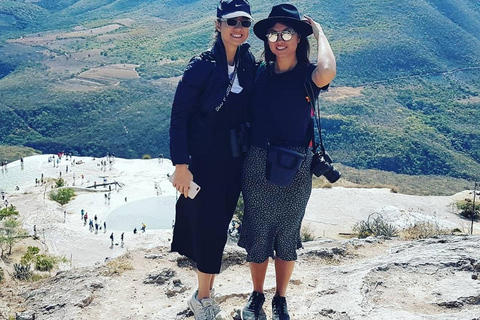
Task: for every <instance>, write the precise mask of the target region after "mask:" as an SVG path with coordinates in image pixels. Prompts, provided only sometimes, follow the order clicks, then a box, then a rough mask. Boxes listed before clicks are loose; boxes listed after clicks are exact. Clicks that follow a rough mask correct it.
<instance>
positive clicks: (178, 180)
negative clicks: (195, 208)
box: [173, 164, 193, 198]
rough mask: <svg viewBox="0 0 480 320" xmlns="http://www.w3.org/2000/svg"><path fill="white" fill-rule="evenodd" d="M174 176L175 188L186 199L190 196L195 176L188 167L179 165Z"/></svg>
mask: <svg viewBox="0 0 480 320" xmlns="http://www.w3.org/2000/svg"><path fill="white" fill-rule="evenodd" d="M174 174H175V177H174V179H173V186H174V187H175V189H177V191H178V192H180V193H181V194H183V195H184V196H185V198H186V197H187V196H188V189H189V188H190V181H192V180H193V175H192V173H191V172H190V170H188V165H186V164H177V165H176V166H175V173H174Z"/></svg>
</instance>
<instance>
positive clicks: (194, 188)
mask: <svg viewBox="0 0 480 320" xmlns="http://www.w3.org/2000/svg"><path fill="white" fill-rule="evenodd" d="M174 177H175V172H174V173H173V174H171V175H169V176H168V180H170V182H171V183H173V179H174ZM200 189H201V188H200V186H199V185H198V184H196V183H195V182H194V181H193V180H192V181H190V186H189V188H188V197H189V198H190V199H194V198H195V196H196V195H197V193H198V192H199V191H200Z"/></svg>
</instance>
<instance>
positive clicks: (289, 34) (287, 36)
mask: <svg viewBox="0 0 480 320" xmlns="http://www.w3.org/2000/svg"><path fill="white" fill-rule="evenodd" d="M294 34H295V31H293V30H283V31H278V32H277V31H270V32H268V33H267V39H268V41H270V42H277V41H278V40H280V38H281V39H282V40H283V41H289V40H291V39H292V38H293V35H294Z"/></svg>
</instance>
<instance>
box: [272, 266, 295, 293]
mask: <svg viewBox="0 0 480 320" xmlns="http://www.w3.org/2000/svg"><path fill="white" fill-rule="evenodd" d="M294 267H295V261H285V260H282V259H280V258H275V279H276V281H277V290H276V292H275V295H277V296H280V297H285V294H286V292H287V287H288V283H289V282H290V278H291V277H292V273H293V269H294Z"/></svg>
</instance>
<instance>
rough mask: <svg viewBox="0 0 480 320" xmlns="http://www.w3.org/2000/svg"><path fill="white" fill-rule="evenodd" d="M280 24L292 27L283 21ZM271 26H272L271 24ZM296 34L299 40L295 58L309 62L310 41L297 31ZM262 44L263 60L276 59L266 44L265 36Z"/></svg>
mask: <svg viewBox="0 0 480 320" xmlns="http://www.w3.org/2000/svg"><path fill="white" fill-rule="evenodd" d="M281 24H283V25H285V26H287V27H289V28H292V27H291V26H289V25H288V24H287V23H285V22H281ZM271 27H273V25H272V26H271ZM271 27H270V28H271ZM292 29H294V28H292ZM295 32H297V31H296V30H295ZM297 34H298V36H299V37H300V42H299V43H298V45H297V60H298V62H305V63H310V59H309V56H310V43H309V42H308V39H307V37H303V36H302V35H301V34H300V33H298V32H297ZM263 46H264V51H263V54H262V55H263V56H264V58H265V61H267V62H270V61H275V60H277V56H276V55H275V54H273V52H272V50H270V47H269V46H268V39H267V38H265V39H264V40H263Z"/></svg>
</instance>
